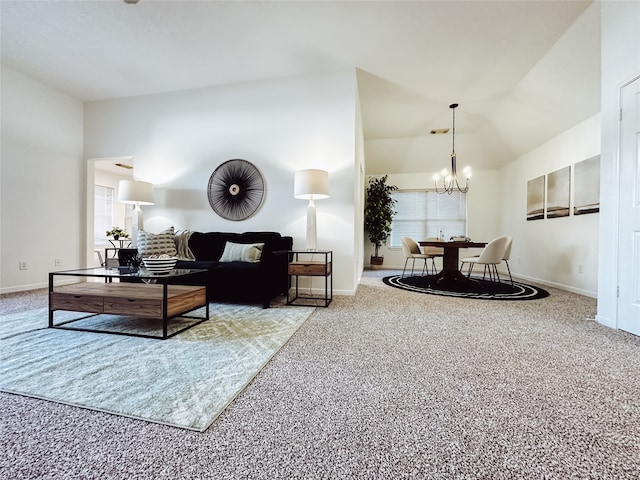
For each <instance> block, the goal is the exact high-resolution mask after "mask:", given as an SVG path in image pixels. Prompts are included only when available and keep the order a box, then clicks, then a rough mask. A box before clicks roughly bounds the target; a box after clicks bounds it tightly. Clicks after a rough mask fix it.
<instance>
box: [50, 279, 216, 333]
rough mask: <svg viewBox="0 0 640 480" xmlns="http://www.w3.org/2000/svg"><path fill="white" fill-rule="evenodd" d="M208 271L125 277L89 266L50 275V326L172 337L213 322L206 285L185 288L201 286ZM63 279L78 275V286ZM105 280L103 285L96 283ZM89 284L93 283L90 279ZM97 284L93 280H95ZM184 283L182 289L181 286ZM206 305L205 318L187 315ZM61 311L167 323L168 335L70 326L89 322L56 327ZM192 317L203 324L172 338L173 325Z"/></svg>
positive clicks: (190, 325) (62, 324) (164, 331)
mask: <svg viewBox="0 0 640 480" xmlns="http://www.w3.org/2000/svg"><path fill="white" fill-rule="evenodd" d="M202 272H206V270H200V269H198V270H196V269H192V270H179V269H175V270H173V271H172V272H171V273H169V274H167V275H152V274H149V273H134V274H131V273H120V271H119V270H118V269H117V268H115V269H109V268H89V269H81V270H65V271H62V272H51V273H49V327H50V328H62V329H67V330H79V331H85V332H97V333H112V334H116V335H129V336H135V337H146V338H160V339H163V340H164V339H167V338H170V337H173V336H174V335H177V334H178V333H181V332H184V331H185V330H188V329H189V328H192V327H195V326H196V325H198V324H200V323H202V322H204V321H205V320H207V319H208V318H209V302H207V289H206V287H205V286H199V285H184V283H190V281H193V283H197V279H198V277H197V274H199V273H202ZM60 277H77V278H78V282H77V283H71V284H69V285H56V284H55V283H56V282H55V281H56V279H58V280H60ZM96 279H99V280H100V281H95V280H96ZM88 280H89V281H88ZM91 280H93V281H91ZM177 282H180V283H181V284H180V285H176V284H175V283H177ZM201 307H205V316H204V317H191V316H187V315H185V314H186V313H188V312H191V311H193V310H196V309H198V308H201ZM56 310H69V311H74V312H85V313H90V314H91V315H89V316H93V315H100V314H111V315H123V316H124V315H126V316H133V317H143V318H157V319H161V320H162V335H161V336H160V335H147V334H138V333H129V332H115V331H110V330H97V329H88V328H79V327H72V326H69V324H70V323H73V322H76V321H78V320H82V319H85V318H87V316H84V317H82V318H77V319H73V320H68V321H66V322H61V323H57V324H56V323H55V322H54V314H53V312H55V311H56ZM175 317H181V318H192V319H196V320H198V321H197V322H194V323H190V324H189V325H187V326H186V327H183V328H181V329H179V330H177V331H174V332H172V333H171V334H168V322H169V320H171V319H172V318H175Z"/></svg>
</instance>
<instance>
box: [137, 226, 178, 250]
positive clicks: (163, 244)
mask: <svg viewBox="0 0 640 480" xmlns="http://www.w3.org/2000/svg"><path fill="white" fill-rule="evenodd" d="M138 253H139V254H140V256H141V257H148V256H150V255H169V256H170V257H175V256H176V253H177V252H176V243H175V234H174V229H173V227H169V228H167V229H166V230H163V231H162V232H160V233H150V232H145V231H144V230H140V231H139V232H138Z"/></svg>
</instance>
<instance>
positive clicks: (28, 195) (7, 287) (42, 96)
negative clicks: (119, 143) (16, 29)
mask: <svg viewBox="0 0 640 480" xmlns="http://www.w3.org/2000/svg"><path fill="white" fill-rule="evenodd" d="M1 75H2V82H1V83H2V87H1V88H2V90H1V92H2V105H1V117H2V123H1V131H2V133H1V135H2V147H1V159H2V160H1V162H2V169H1V172H2V173H1V185H2V188H1V190H2V193H1V202H0V219H1V220H0V221H1V225H0V227H1V233H0V251H1V253H0V272H1V273H0V292H1V293H7V292H12V291H19V290H26V289H29V288H37V287H44V286H46V285H47V284H48V276H47V274H48V272H50V271H52V270H55V269H58V270H60V269H70V268H77V267H80V266H82V265H83V262H84V241H83V239H82V232H83V221H84V220H83V218H84V216H83V214H84V207H83V205H84V196H83V193H82V190H83V172H84V163H83V161H82V115H83V112H82V104H81V102H80V101H78V100H76V99H73V98H71V97H69V96H67V95H64V94H62V93H60V92H58V91H56V90H53V89H51V88H50V87H47V86H45V85H43V84H42V83H39V82H37V81H35V80H33V79H31V78H29V77H27V76H25V75H22V74H20V73H18V72H16V71H14V70H12V69H10V68H8V67H5V66H3V67H2V70H1ZM55 259H59V260H60V265H59V266H56V265H55V262H54V260H55ZM19 261H25V262H26V263H27V270H20V269H19V268H18V262H19Z"/></svg>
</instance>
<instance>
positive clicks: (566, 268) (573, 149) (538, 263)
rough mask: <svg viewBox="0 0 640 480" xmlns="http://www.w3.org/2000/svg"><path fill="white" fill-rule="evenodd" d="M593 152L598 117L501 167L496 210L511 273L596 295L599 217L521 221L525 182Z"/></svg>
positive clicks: (595, 150) (596, 144) (597, 150)
mask: <svg viewBox="0 0 640 480" xmlns="http://www.w3.org/2000/svg"><path fill="white" fill-rule="evenodd" d="M599 153H600V115H599V114H598V115H594V116H592V117H591V118H589V119H587V120H585V121H584V122H581V123H580V124H579V125H577V126H575V127H574V128H572V129H570V130H568V131H566V132H564V133H563V134H561V135H559V136H557V137H556V138H554V139H552V140H550V141H548V142H546V143H545V144H543V145H541V146H539V147H538V148H536V149H534V150H532V151H531V152H529V153H527V154H526V155H523V156H522V157H520V158H518V159H517V160H516V161H514V162H511V163H509V164H508V165H507V166H505V167H504V168H503V169H502V171H501V174H502V178H501V183H502V184H503V194H502V200H501V202H500V208H499V210H498V211H499V212H500V216H501V225H502V227H501V228H502V230H503V231H504V232H505V233H506V234H510V235H511V236H512V237H513V248H512V252H511V260H510V261H509V265H510V266H511V271H512V273H513V274H514V275H517V276H519V277H522V278H524V279H528V280H531V281H535V282H539V283H542V284H545V285H551V286H556V287H560V288H563V289H566V290H570V291H574V292H576V293H581V294H583V295H589V296H593V297H595V296H596V291H597V282H598V260H597V259H598V223H599V219H600V216H601V214H598V213H595V214H588V215H578V216H574V215H573V213H572V214H571V215H570V216H568V217H562V218H551V219H542V220H532V221H527V220H526V211H527V208H526V204H527V181H528V180H531V179H533V178H537V177H539V176H541V175H545V174H548V173H551V172H553V171H555V170H558V169H560V168H562V167H566V166H568V165H573V164H575V163H577V162H580V161H582V160H586V159H588V158H591V157H593V156H595V155H598V154H599ZM572 185H573V181H572ZM572 201H573V199H572ZM571 208H573V203H571ZM580 266H582V273H580V272H579V267H580Z"/></svg>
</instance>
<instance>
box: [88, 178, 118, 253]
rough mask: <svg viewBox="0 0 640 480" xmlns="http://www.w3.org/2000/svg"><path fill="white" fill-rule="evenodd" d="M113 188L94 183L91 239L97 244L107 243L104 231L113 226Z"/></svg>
mask: <svg viewBox="0 0 640 480" xmlns="http://www.w3.org/2000/svg"><path fill="white" fill-rule="evenodd" d="M113 196H114V189H113V188H111V187H105V186H102V185H95V197H94V207H93V209H94V213H93V225H94V227H93V241H94V242H95V243H97V244H100V243H105V244H106V243H107V236H106V235H105V232H106V231H107V230H111V228H112V227H113V225H114V223H113Z"/></svg>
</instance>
